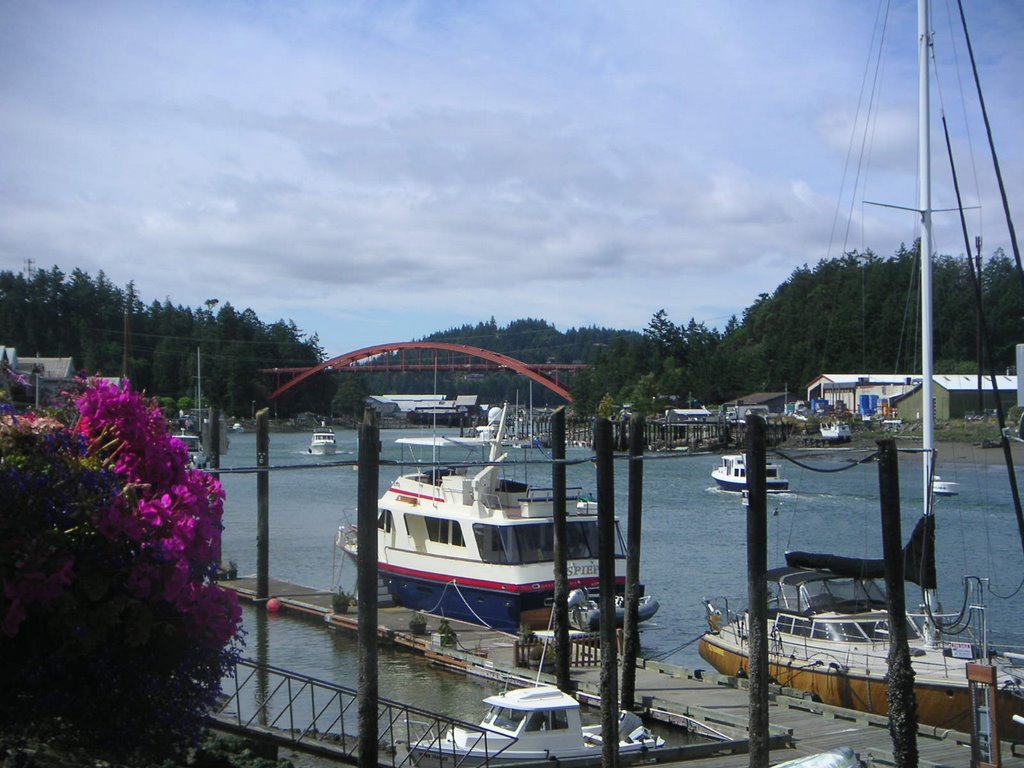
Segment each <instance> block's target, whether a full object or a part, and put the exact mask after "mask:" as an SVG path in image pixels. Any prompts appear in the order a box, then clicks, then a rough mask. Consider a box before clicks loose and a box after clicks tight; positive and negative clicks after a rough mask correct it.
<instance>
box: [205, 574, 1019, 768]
mask: <svg viewBox="0 0 1024 768" xmlns="http://www.w3.org/2000/svg"><path fill="white" fill-rule="evenodd" d="M221 584H222V585H223V586H224V587H227V588H229V589H232V590H234V591H235V592H237V593H238V595H239V596H240V597H241V598H242V599H246V600H254V599H255V595H256V580H255V578H241V579H235V580H231V581H223V582H221ZM269 586H270V590H269V592H270V595H269V596H270V598H273V599H275V600H276V601H277V607H278V608H279V610H280V611H281V612H282V613H294V614H297V615H305V616H308V617H309V618H311V619H314V620H316V621H318V622H320V623H326V624H328V625H329V626H332V627H334V628H336V629H338V630H341V631H348V632H352V633H355V631H356V630H357V628H358V622H357V618H356V614H355V612H354V611H353V613H350V614H335V613H333V610H332V608H331V593H330V592H325V591H322V590H316V589H312V588H309V587H302V586H299V585H295V584H289V583H287V582H281V581H275V580H270V585H269ZM412 615H413V611H410V610H408V609H405V608H399V607H387V608H384V607H382V608H379V609H378V631H377V636H378V638H379V639H380V641H381V642H382V643H387V644H394V645H400V646H404V647H406V648H409V649H411V650H415V651H417V652H420V653H422V654H423V655H424V656H426V657H427V658H429V659H430V660H431V661H432V662H434V663H436V664H439V665H442V666H445V667H448V668H451V669H456V670H461V671H463V672H465V673H466V674H471V675H477V676H480V677H486V678H489V679H496V680H506V679H508V680H513V681H518V682H524V683H531V682H533V681H534V680H535V679H536V677H537V671H536V669H532V670H531V669H528V668H526V669H524V668H521V667H516V665H515V644H516V638H515V636H513V635H509V634H505V633H502V632H496V631H493V630H489V629H486V628H483V627H479V626H476V625H472V624H464V623H462V622H456V621H453V622H451V624H452V626H453V627H454V628H455V630H456V633H457V636H458V643H457V645H456V646H455V647H442V646H441V645H440V644H439V643H437V642H436V641H435V638H432V637H431V634H430V633H429V629H435V630H436V628H437V627H436V624H437V622H438V620H437V619H431V621H430V623H429V624H428V633H427V634H414V633H413V632H412V631H410V629H409V619H410V618H411V617H412ZM431 625H433V626H431ZM599 676H600V670H599V668H597V667H583V668H574V669H573V671H572V679H573V682H574V684H575V685H576V688H577V690H576V695H577V697H578V698H580V699H581V701H589V702H591V703H599V698H598V695H597V692H598V691H599ZM541 677H542V679H545V680H546V681H548V682H551V683H554V678H553V677H552V676H550V675H547V674H542V675H541ZM744 684H745V681H744V680H737V679H736V678H730V677H726V676H723V675H719V674H717V673H715V672H710V671H692V670H687V669H684V668H682V667H676V666H672V665H666V664H661V663H657V662H652V661H647V660H643V659H641V660H639V661H638V666H637V676H636V698H637V701H638V702H642V703H643V705H644V710H645V713H646V714H648V715H649V716H650V717H652V718H654V719H657V720H661V721H664V722H666V723H670V724H674V725H678V726H680V727H687V728H689V729H690V730H694V731H697V732H701V731H703V732H705V733H714V734H719V735H720V736H721V737H723V738H725V739H727V740H729V741H727V742H725V745H728V746H724V747H723V749H724V751H719V752H716V753H715V754H711V755H709V756H707V757H703V758H699V759H689V760H686V761H685V763H682V762H681V763H678V764H679V765H686V766H714V768H739V766H747V765H748V764H749V758H748V756H747V755H746V753H745V752H744V751H743V750H742V748H740V749H737V747H736V742H737V740H740V741H742V740H743V739H745V738H746V730H747V722H748V720H747V711H748V702H749V696H748V693H747V690H746V688H745V687H744ZM769 710H770V715H769V723H770V725H769V728H770V731H771V733H770V736H771V737H772V739H771V741H772V743H773V745H776V746H777V747H778V748H773V749H772V752H771V762H772V763H777V762H781V761H783V760H789V759H793V758H797V757H804V756H807V755H810V754H815V753H818V752H825V751H827V750H830V749H835V748H837V747H840V746H848V747H850V748H852V749H853V750H854V751H855V752H857V753H858V754H859V756H860V758H861V759H862V760H864V761H865V762H867V763H868V764H869V765H891V764H893V755H892V746H891V741H890V738H889V731H888V719H887V718H884V717H880V716H877V715H869V714H866V713H863V712H857V711H854V710H848V709H842V708H839V707H832V706H828V705H825V704H820V703H816V702H814V701H813V700H811V699H810V698H809V697H808V696H807V695H805V694H803V693H801V692H799V691H795V690H792V689H785V688H781V687H778V686H773V687H772V691H771V703H770V706H769ZM710 751H713V750H709V752H710ZM918 751H919V755H920V759H919V765H920V766H922V767H923V768H965V767H966V766H969V765H970V764H971V752H970V734H964V733H959V732H955V731H948V730H944V729H940V728H930V727H927V726H925V727H922V728H921V729H920V730H919V733H918ZM663 764H672V763H663ZM1002 765H1003V766H1005V767H1006V768H1024V745H1022V744H1011V743H1008V742H1003V745H1002Z"/></svg>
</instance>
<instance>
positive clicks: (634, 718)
mask: <svg viewBox="0 0 1024 768" xmlns="http://www.w3.org/2000/svg"><path fill="white" fill-rule="evenodd" d="M484 703H485V704H487V705H489V706H490V709H489V710H488V711H487V714H486V715H484V718H483V720H482V721H481V722H480V726H479V728H476V729H471V728H463V727H460V726H452V727H451V728H449V729H448V730H447V731H445V732H444V734H443V735H440V736H435V737H433V738H432V737H430V736H426V737H424V738H422V739H419V740H418V741H416V742H414V743H413V744H412V745H411V746H410V750H411V751H412V752H413V753H414V754H416V755H418V756H429V757H433V758H438V759H445V758H449V759H454V760H455V762H456V764H466V763H469V764H476V763H479V762H487V763H488V764H493V763H495V762H519V761H527V760H545V761H551V760H565V759H571V758H574V757H588V756H589V757H598V758H599V757H600V756H601V750H602V745H601V726H600V725H583V721H582V718H581V716H580V704H579V702H578V701H576V699H574V698H572V696H569V695H568V694H566V693H563V692H562V691H560V690H559V689H558V688H554V687H551V686H538V687H535V688H517V689H515V690H511V691H506V692H505V693H501V694H498V695H496V696H488V697H487V698H486V699H484ZM664 746H665V740H664V739H662V738H661V737H658V736H655V735H654V734H652V733H651V731H650V730H649V729H648V728H647V727H646V726H644V724H643V721H642V720H641V719H640V717H639V716H638V715H636V714H634V713H632V712H620V713H619V754H620V755H628V754H636V753H641V752H647V751H649V750H653V749H660V748H661V747H664Z"/></svg>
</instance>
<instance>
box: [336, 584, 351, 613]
mask: <svg viewBox="0 0 1024 768" xmlns="http://www.w3.org/2000/svg"><path fill="white" fill-rule="evenodd" d="M353 598H354V596H353V595H351V594H349V593H348V592H346V591H345V590H343V589H342V588H341V587H338V589H337V590H336V591H335V593H334V594H333V595H331V608H332V609H333V610H334V612H335V613H348V609H349V606H351V605H352V600H353Z"/></svg>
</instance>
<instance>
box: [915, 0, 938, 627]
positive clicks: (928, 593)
mask: <svg viewBox="0 0 1024 768" xmlns="http://www.w3.org/2000/svg"><path fill="white" fill-rule="evenodd" d="M917 36H918V41H917V46H918V50H917V55H918V73H919V75H918V77H919V82H918V126H917V129H918V134H917V139H918V146H917V151H918V190H917V194H918V201H917V202H918V206H917V207H918V210H919V211H920V212H921V246H920V247H921V253H920V256H921V377H922V381H921V426H922V447H923V448H924V450H923V451H922V452H921V457H922V458H921V461H922V466H921V483H922V489H921V498H922V504H923V506H924V514H925V515H926V516H927V515H931V514H932V513H933V509H932V493H931V491H932V475H933V474H934V469H933V468H934V466H935V405H934V403H935V392H934V390H935V384H934V373H935V372H934V370H933V357H934V355H933V343H932V160H931V149H932V147H931V115H930V112H931V110H930V97H929V96H930V95H929V87H928V86H929V76H928V56H929V54H930V52H931V17H930V14H929V9H928V0H918V6H917ZM924 600H925V603H926V604H927V606H928V610H929V613H930V614H932V613H937V612H938V611H939V599H938V595H937V594H936V591H935V590H934V589H926V590H925V591H924ZM929 624H931V622H929ZM936 630H937V627H935V626H934V625H931V626H928V627H925V628H924V633H923V634H924V636H925V642H926V643H927V644H929V645H932V644H934V643H936V642H938V639H939V638H938V632H937V631H936Z"/></svg>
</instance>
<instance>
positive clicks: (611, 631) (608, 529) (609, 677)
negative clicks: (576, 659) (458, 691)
mask: <svg viewBox="0 0 1024 768" xmlns="http://www.w3.org/2000/svg"><path fill="white" fill-rule="evenodd" d="M614 448H615V445H614V442H613V433H612V423H611V422H610V421H609V420H608V419H605V418H602V417H600V416H598V417H596V418H595V419H594V452H595V453H596V457H595V463H596V465H597V536H598V545H597V549H598V559H597V563H598V582H599V584H600V587H599V588H600V591H601V595H600V611H601V627H600V629H601V682H600V690H601V739H602V743H601V761H602V765H603V766H604V768H615V766H617V765H618V760H619V746H618V745H619V696H618V691H617V690H616V688H618V684H617V683H618V670H617V666H618V658H617V653H618V648H617V647H616V642H615V634H616V629H617V626H616V621H615V538H616V537H615V466H614V456H613V453H614Z"/></svg>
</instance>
